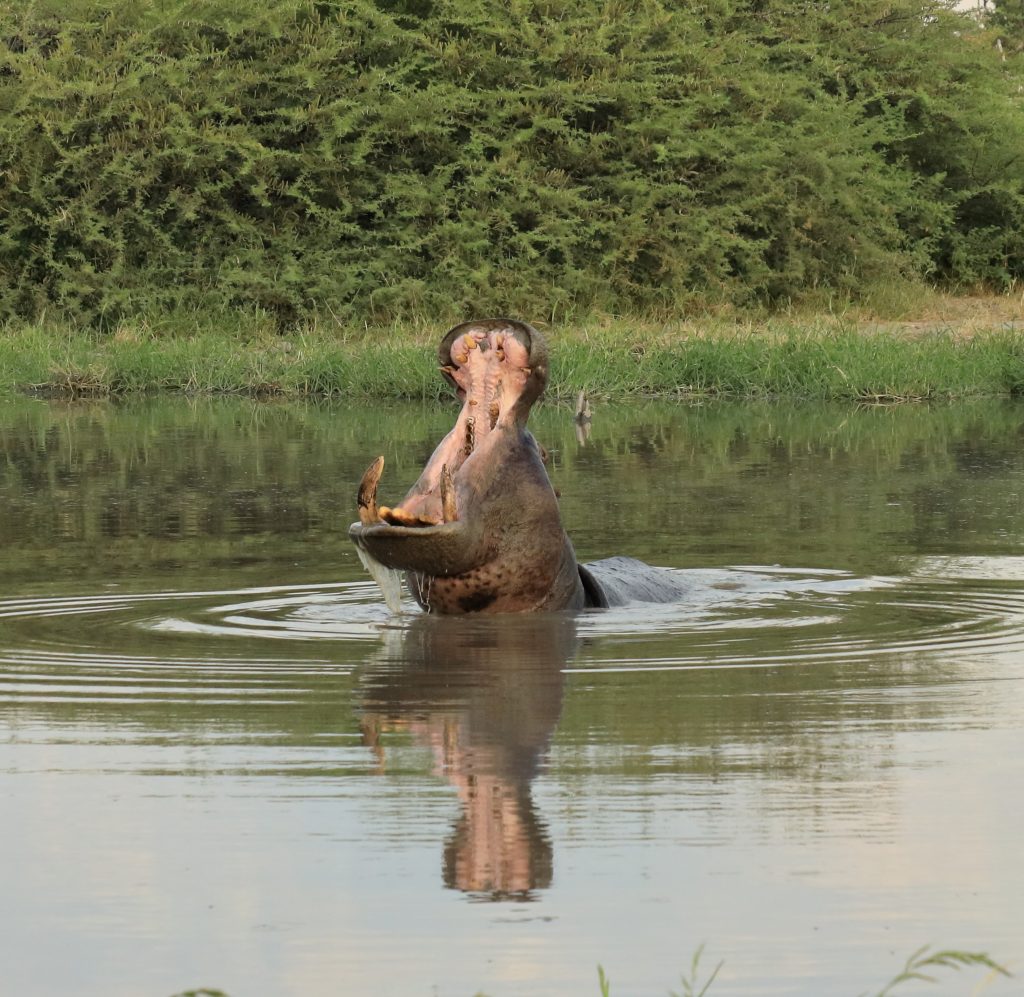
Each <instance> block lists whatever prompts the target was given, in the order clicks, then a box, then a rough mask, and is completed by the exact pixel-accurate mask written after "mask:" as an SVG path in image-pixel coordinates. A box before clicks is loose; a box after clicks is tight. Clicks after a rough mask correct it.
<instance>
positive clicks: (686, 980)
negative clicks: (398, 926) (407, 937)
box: [174, 944, 1013, 997]
mask: <svg viewBox="0 0 1024 997" xmlns="http://www.w3.org/2000/svg"><path fill="white" fill-rule="evenodd" d="M929 948H930V946H928V945H924V946H922V947H921V948H919V949H918V950H917V951H916V952H914V953H912V954H911V955H910V956H909V957H908V959H907V962H906V965H904V967H903V969H902V970H900V972H899V973H897V974H896V976H894V977H893V978H892V979H891V980H890V981H889V982H888V983H887V984H886V985H885V986H884V987H883V988H882V989H881V990H879V991H878V993H877V994H875V995H874V997H889V995H890V994H892V993H893V991H894V990H895V988H896V987H898V986H900V985H901V984H903V983H909V982H910V981H911V980H919V981H921V982H924V983H935V982H936V980H935V977H934V976H931V975H929V973H930V972H931V971H933V970H936V969H956V970H960V969H963V968H965V967H972V966H983V967H985V968H986V969H989V970H991V971H992V972H991V974H990V977H991V976H1007V977H1009V976H1012V975H1013V974H1012V973H1010V971H1009V970H1008V969H1006V968H1005V967H1004V966H1001V965H999V963H997V962H996V961H995V960H994V959H993V958H992V957H991V956H990V955H988V954H987V953H985V952H961V951H958V950H955V949H941V950H940V951H938V952H929ZM703 954H704V946H703V944H702V945H699V946H698V947H697V950H696V951H695V952H694V954H693V959H692V961H691V962H690V972H689V975H688V976H684V977H682V978H681V981H680V982H681V984H682V991H681V992H680V993H677V992H676V991H674V990H670V991H669V997H705V995H706V994H707V992H708V990H709V989H710V987H711V984H712V983H714V981H715V977H717V976H718V971H719V970H720V969H721V968H722V966H723V964H724V960H722V961H720V962H719V963H718V965H717V966H715V968H714V969H713V970H712V971H711V975H710V976H709V977H708V978H707V979H706V980H705V981H704V983H703V985H702V984H701V983H700V982H699V979H698V971H699V965H700V960H701V956H702V955H703ZM597 980H598V985H599V986H600V988H601V997H611V992H612V984H611V979H610V978H609V976H608V974H607V973H606V972H605V971H604V966H601V965H600V964H599V965H598V967H597ZM174 997H227V994H225V993H224V992H223V991H221V990H207V989H200V990H186V991H183V992H182V993H179V994H175V995H174ZM475 997H486V995H485V994H484V993H483V992H482V991H481V992H479V993H477V994H476V995H475ZM862 997H867V995H866V994H865V995H862Z"/></svg>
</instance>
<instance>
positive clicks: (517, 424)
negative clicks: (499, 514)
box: [356, 318, 547, 532]
mask: <svg viewBox="0 0 1024 997" xmlns="http://www.w3.org/2000/svg"><path fill="white" fill-rule="evenodd" d="M438 359H439V362H440V366H441V373H442V375H443V376H444V377H445V379H446V380H447V381H449V382H450V383H451V384H452V386H453V387H454V388H455V391H456V393H457V394H458V396H459V398H460V399H461V400H462V403H463V404H462V410H461V411H460V413H459V417H458V419H457V420H456V422H455V426H454V428H453V429H452V430H451V432H450V433H449V434H448V435H447V436H446V437H445V438H444V440H442V441H441V443H440V444H439V445H438V447H437V449H436V450H435V451H434V454H433V456H432V457H431V458H430V460H429V461H428V462H427V466H426V467H425V468H424V470H423V473H422V474H421V475H420V479H419V481H417V482H416V484H415V485H414V486H413V488H412V489H411V490H410V492H409V494H408V495H407V496H406V497H405V499H404V500H403V501H402V503H401V504H400V505H397V506H387V505H378V504H377V487H378V484H379V482H380V478H381V474H382V472H383V470H384V458H383V457H378V458H377V459H376V460H375V461H374V462H373V463H372V464H371V465H370V466H369V467H368V468H367V470H366V473H365V474H364V475H363V478H362V480H361V481H360V483H359V490H358V492H357V499H356V500H357V504H358V507H359V522H360V524H361V525H362V527H363V528H364V529H366V528H377V529H375V530H374V532H382V531H381V530H380V529H379V528H380V527H385V528H386V527H394V528H399V530H402V531H404V530H408V529H414V530H423V529H429V528H431V527H438V526H443V525H444V524H447V523H453V522H456V521H457V520H458V519H459V518H460V513H461V511H462V508H461V507H462V505H463V504H464V500H465V494H466V491H467V489H466V488H463V487H462V485H463V484H464V482H465V481H466V480H467V478H468V476H471V475H472V474H475V473H477V470H478V471H479V473H480V474H481V475H483V474H485V473H486V470H487V468H486V460H487V455H488V453H489V452H490V451H491V450H492V448H493V446H492V445H493V441H494V439H495V438H496V436H497V435H500V434H501V432H502V431H503V430H510V429H511V430H516V431H518V430H519V429H520V428H521V427H522V426H523V425H524V424H525V422H526V418H527V416H528V415H529V411H530V407H531V406H532V405H533V403H534V401H536V399H537V398H538V397H539V396H540V394H541V392H542V391H543V390H544V386H545V384H546V383H547V349H546V347H545V345H544V341H543V339H542V338H541V337H540V336H539V335H538V334H537V333H536V331H535V330H533V329H532V328H531V327H530V326H529V325H527V324H526V323H525V322H517V321H514V320H512V319H504V318H498V319H484V320H482V321H477V322H464V323H462V324H461V325H457V326H456V327H455V328H454V329H452V330H451V331H450V332H449V333H448V334H447V335H446V336H445V338H444V339H443V340H442V341H441V345H440V347H439V348H438Z"/></svg>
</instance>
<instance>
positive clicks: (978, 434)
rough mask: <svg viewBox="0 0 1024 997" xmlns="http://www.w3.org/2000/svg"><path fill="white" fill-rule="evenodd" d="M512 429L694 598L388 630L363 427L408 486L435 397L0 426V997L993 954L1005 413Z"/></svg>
mask: <svg viewBox="0 0 1024 997" xmlns="http://www.w3.org/2000/svg"><path fill="white" fill-rule="evenodd" d="M538 415H539V416H540V418H539V419H538V420H537V426H536V430H537V432H538V435H539V436H540V438H541V440H542V441H543V442H544V444H545V445H546V446H547V448H548V450H549V451H550V453H551V455H552V462H551V474H552V477H553V478H554V480H555V484H556V486H557V487H558V488H559V489H560V490H561V492H562V495H563V499H562V503H563V513H564V515H565V519H566V522H567V526H568V529H569V531H570V532H571V534H572V535H573V537H574V539H575V540H576V541H577V546H578V548H579V549H580V551H581V553H582V555H583V556H584V557H602V556H609V555H613V554H619V553H628V554H633V555H637V556H640V557H644V558H645V559H647V560H649V561H652V562H655V563H659V564H662V565H665V566H668V567H671V568H674V569H675V570H677V571H678V572H679V575H680V578H681V580H683V581H685V584H686V585H687V588H688V592H689V595H688V598H687V599H686V600H685V601H684V602H683V603H681V604H679V605H675V606H656V607H650V606H649V607H644V608H643V609H639V608H637V607H627V608H624V609H617V610H614V611H608V612H604V613H600V612H597V613H585V614H581V615H579V616H576V617H563V616H558V615H555V616H550V617H543V618H533V619H528V620H527V619H524V620H519V619H515V620H466V621H457V622H454V621H451V620H432V619H428V618H424V617H423V616H422V615H420V614H417V613H415V612H411V611H410V612H409V613H407V614H405V615H402V616H399V617H391V616H390V615H389V614H388V612H387V610H386V609H385V607H384V606H383V605H382V603H381V601H380V598H379V595H378V593H377V592H376V590H375V588H374V586H373V585H372V583H370V582H369V581H368V580H367V579H366V577H365V576H364V574H363V572H362V570H361V568H360V566H359V565H358V563H357V562H356V559H355V557H354V554H353V552H352V549H351V546H350V544H348V542H347V540H346V538H345V530H346V528H347V525H348V522H349V521H350V519H351V518H352V507H351V489H352V484H353V482H355V481H356V480H357V479H358V476H359V474H360V473H361V472H362V470H363V468H364V467H365V463H366V445H367V444H366V441H367V440H368V439H372V440H380V439H385V440H388V441H389V443H388V446H389V451H388V454H387V457H388V461H389V467H390V468H391V469H392V473H393V474H394V480H395V486H396V490H398V491H400V490H401V488H402V484H403V483H410V482H411V480H412V479H414V478H415V476H416V474H417V473H418V471H419V468H420V467H421V466H422V463H423V461H424V458H425V456H426V454H427V453H428V452H429V448H430V446H431V445H432V442H433V441H434V440H435V439H436V438H437V436H438V434H439V433H440V432H441V431H443V430H444V429H445V428H447V425H448V423H449V422H450V413H449V412H447V411H445V410H442V409H436V410H435V409H430V408H426V409H421V408H418V407H403V408H400V409H394V410H375V411H354V410H350V409H344V408H336V407H318V406H280V407H278V406H260V405H252V404H250V403H239V402H187V401H186V402H180V403H175V404H171V403H169V402H167V401H165V400H157V401H154V402H150V403H145V404H138V405H130V406H125V407H116V406H102V405H86V406H60V405H52V404H44V403H40V402H34V401H28V400H16V401H13V402H11V403H10V404H8V405H6V406H4V407H3V408H2V409H0V446H2V449H3V459H2V460H0V504H2V508H3V510H4V515H3V516H0V542H2V544H3V551H4V556H3V558H2V559H0V728H2V734H0V800H2V801H3V803H2V806H3V816H4V848H5V862H4V863H3V864H0V895H2V896H4V897H5V898H6V900H5V902H3V903H0V954H2V956H3V959H4V967H5V986H7V987H9V988H10V989H11V990H12V992H18V993H20V994H25V995H29V997H31V995H35V994H39V995H44V994H46V995H49V994H52V993H82V994H103V995H104V997H106V995H108V994H121V993H123V994H129V993H130V994H137V993H164V994H170V993H172V992H175V991H180V990H182V989H185V988H188V987H196V986H200V985H203V986H217V987H219V988H222V989H225V990H227V991H228V992H229V993H232V994H243V993H257V994H258V993H274V994H289V993H295V994H299V993H301V994H319V993H325V994H326V993H335V992H338V991H339V990H342V989H347V990H348V991H350V992H358V993H374V994H381V995H389V994H395V995H399V994H401V995H406V994H410V993H430V992H435V991H436V992H437V993H441V994H448V993H473V992H476V991H477V990H484V991H486V992H487V993H489V994H491V995H492V997H499V995H503V994H508V995H530V994H534V995H539V994H566V993H570V994H571V993H593V992H596V990H597V987H596V982H595V970H594V967H595V966H596V964H597V963H599V962H600V963H602V964H603V965H605V966H606V967H607V968H608V970H609V972H610V973H611V975H612V980H613V992H616V993H618V992H622V993H630V994H658V995H662V994H664V993H665V992H666V990H668V989H669V988H671V987H672V986H673V985H677V984H674V981H675V980H676V979H677V977H676V974H677V973H678V972H679V971H680V970H681V969H683V968H684V967H685V966H686V965H688V964H689V961H690V958H691V956H692V953H693V950H694V949H695V948H696V947H697V945H699V944H700V943H701V942H705V941H706V942H707V944H708V952H709V955H710V956H711V957H713V958H714V959H715V960H717V959H719V958H721V959H724V960H725V967H724V969H723V971H722V973H721V974H720V976H719V978H718V979H717V980H716V982H715V985H714V988H713V992H714V993H716V994H722V995H724V997H728V995H730V994H733V995H739V994H751V993H757V994H759V995H761V994H772V993H779V994H796V995H803V994H806V995H811V994H814V995H817V994H822V993H837V994H840V993H842V994H848V993H857V992H864V991H871V992H873V991H874V990H877V989H878V987H879V986H880V985H881V983H882V982H884V980H885V979H887V978H888V977H889V976H890V975H892V973H893V972H895V970H896V969H897V968H898V967H899V965H901V964H902V961H903V959H904V958H905V956H906V955H907V954H909V952H911V951H913V950H914V949H915V948H917V947H918V946H919V945H921V944H924V943H932V944H936V945H955V946H960V947H964V948H977V949H988V950H990V951H992V952H993V954H994V955H996V956H997V957H999V958H1001V959H1003V960H1005V961H1007V962H1009V963H1011V964H1015V965H1016V967H1017V968H1019V967H1020V966H1021V964H1022V960H1024V947H1022V946H1024V942H1022V939H1021V936H1020V931H1019V925H1020V924H1021V923H1024V907H1022V900H1021V898H1022V897H1024V864H1022V863H1021V862H1020V859H1019V854H1018V852H1019V844H1018V841H1017V839H1018V837H1019V835H1018V833H1017V829H1018V828H1019V827H1020V826H1021V823H1022V822H1024V798H1022V796H1021V794H1020V792H1019V787H1020V785H1021V784H1024V756H1022V755H1021V753H1020V751H1019V745H1020V741H1021V737H1022V734H1024V705H1022V704H1024V697H1022V696H1021V695H1020V692H1021V690H1022V688H1024V569H1022V567H1021V565H1022V564H1024V497H1022V496H1024V451H1022V449H1021V448H1020V446H1019V441H1020V439H1021V436H1022V426H1024V412H1022V410H1021V409H1020V408H1019V407H1017V406H1014V405H1006V404H1002V403H999V404H989V405H971V406H961V407H956V408H952V407H951V408H944V409H925V408H915V409H901V410H897V411H862V410H853V409H841V408H837V407H827V406H825V407H812V408H804V409H799V408H796V409H794V408H787V407H783V406H769V405H752V406H711V407H707V408H696V409H684V408H679V407H675V406H656V405H652V406H637V407H634V408H631V409H629V410H624V411H623V412H621V413H618V414H617V413H615V412H612V411H610V410H608V409H603V410H602V409H599V410H598V411H597V412H596V413H595V417H594V421H593V424H592V426H591V432H590V434H589V436H588V437H584V438H582V439H579V438H577V435H576V431H575V427H574V425H573V423H572V419H571V413H569V412H560V411H559V410H557V409H551V408H549V409H546V410H544V411H542V412H540V413H538ZM407 608H408V609H409V610H411V609H412V607H411V605H407ZM467 900H468V901H470V902H467ZM474 901H489V902H474ZM54 950H60V951H61V952H63V953H65V954H66V956H67V958H65V959H61V960H54V959H50V958H48V953H49V952H51V951H54ZM957 982H958V983H963V984H964V987H963V989H961V990H958V989H956V985H955V984H954V988H953V990H951V991H950V992H964V991H965V990H966V989H967V988H968V987H969V982H970V981H964V980H963V979H961V980H960V981H957ZM990 992H991V993H993V994H995V995H999V994H1011V993H1014V992H1015V990H1014V983H1013V982H1012V981H1011V982H1010V983H1008V984H1002V983H997V984H996V985H993V986H992V987H991V988H990Z"/></svg>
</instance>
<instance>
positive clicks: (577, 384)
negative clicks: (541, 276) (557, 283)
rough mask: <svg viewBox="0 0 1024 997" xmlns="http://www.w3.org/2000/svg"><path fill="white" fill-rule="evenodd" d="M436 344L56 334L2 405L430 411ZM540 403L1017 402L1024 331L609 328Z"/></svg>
mask: <svg viewBox="0 0 1024 997" xmlns="http://www.w3.org/2000/svg"><path fill="white" fill-rule="evenodd" d="M443 331H444V330H443V329H440V328H438V329H428V328H427V327H426V326H425V325H423V326H417V327H411V328H408V327H407V328H401V329H395V328H382V329H360V330H356V331H355V332H351V331H349V332H345V333H342V332H340V331H338V330H334V329H325V328H322V327H315V326H314V327H310V328H307V329H304V330H299V331H295V332H292V333H289V334H286V335H281V334H278V333H276V332H275V331H274V330H273V328H272V327H271V326H270V325H269V323H267V322H266V321H265V320H264V321H261V319H260V317H259V316H256V317H254V318H253V319H252V320H251V321H250V322H244V321H241V320H236V321H235V322H234V323H233V324H232V323H227V324H224V325H221V326H216V327H214V326H213V325H211V324H207V325H201V324H197V325H194V326H179V327H177V328H174V327H172V328H166V327H164V328H160V327H156V328H154V327H149V326H146V325H141V326H140V327H138V328H130V327H123V328H121V329H118V330H117V331H116V332H114V333H112V334H98V333H95V332H87V331H76V330H74V329H70V328H68V327H62V326H57V325H31V326H22V327H13V326H12V327H8V328H7V329H5V330H3V331H2V332H0V391H6V392H16V391H35V392H42V393H47V394H60V395H67V396H122V395H131V394H135V393H140V392H150V391H177V392H192V393H238V394H247V395H253V396H285V397H301V396H334V397H345V398H367V399H370V398H379V399H389V398H426V399H429V398H434V397H438V396H439V395H442V394H444V393H445V392H446V389H445V387H444V385H443V383H442V381H441V379H440V378H439V377H438V376H437V371H436V364H435V354H434V345H433V344H434V342H435V341H436V339H437V338H438V337H439V336H440V335H441V333H443ZM545 332H546V335H547V337H548V340H549V343H550V348H551V383H550V387H549V395H550V396H553V397H555V398H563V399H568V398H574V397H575V396H576V394H577V393H578V392H579V391H581V390H583V391H586V392H587V393H588V394H590V395H591V396H594V397H609V398H628V397H636V396H649V397H666V396H668V397H680V398H690V397H703V396H718V395H721V396H731V397H790V398H804V399H850V400H857V401H866V402H888V401H900V400H921V399H942V398H964V397H969V396H980V395H1017V394H1020V393H1022V392H1024V330H1021V329H1019V328H1017V327H1015V326H1014V325H1005V324H1004V326H1003V327H1002V328H999V327H998V326H996V327H995V328H989V329H985V328H978V329H972V330H971V331H970V333H969V334H968V333H965V332H963V331H956V330H954V329H952V328H943V327H941V326H936V327H932V328H930V329H927V330H925V331H922V330H920V329H908V328H907V327H895V328H890V329H888V330H879V329H874V330H871V329H865V328H863V327H860V328H858V327H855V326H854V325H853V324H852V323H844V322H843V321H842V320H838V319H834V318H831V319H824V318H819V319H811V320H808V321H803V322H801V321H795V320H791V319H785V320H780V319H768V320H765V321H764V322H760V323H754V322H751V321H746V322H736V321H728V320H721V319H709V320H708V321H707V322H705V323H700V324H699V323H694V322H688V323H680V322H675V323H658V322H653V321H650V320H647V321H642V320H636V321H631V320H627V319H617V320H611V321H605V322H603V323H595V324H592V325H581V326H576V327H567V328H549V329H545Z"/></svg>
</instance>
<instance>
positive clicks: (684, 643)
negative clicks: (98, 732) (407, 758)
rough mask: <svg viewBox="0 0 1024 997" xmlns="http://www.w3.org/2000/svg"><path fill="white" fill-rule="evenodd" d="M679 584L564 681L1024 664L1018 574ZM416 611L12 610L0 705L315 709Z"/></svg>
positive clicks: (745, 578)
mask: <svg viewBox="0 0 1024 997" xmlns="http://www.w3.org/2000/svg"><path fill="white" fill-rule="evenodd" d="M679 577H680V580H682V581H684V582H685V583H686V585H687V586H688V589H689V598H688V599H687V600H686V601H685V602H684V603H681V604H678V605H668V606H662V605H657V606H650V605H644V606H639V605H634V606H627V607H622V608H617V609H613V610H608V611H602V612H587V613H583V614H580V616H579V617H578V619H577V632H578V634H579V635H580V636H581V637H582V638H584V643H583V649H582V650H581V651H580V652H579V653H578V654H577V655H576V657H575V658H574V659H572V660H570V661H568V662H567V667H566V671H569V672H574V671H575V672H582V671H586V672H594V671H641V670H642V671H652V670H693V669H710V668H718V669H728V668H779V667H785V666H793V665H813V664H815V663H823V664H824V663H834V662H843V661H855V660H856V661H863V660H865V659H871V658H873V657H879V656H882V655H889V656H891V655H913V654H919V653H924V652H927V653H929V654H930V655H932V656H936V655H937V656H939V657H942V656H956V657H958V658H963V657H964V656H966V655H981V654H991V653H1020V652H1021V651H1024V566H1022V564H1021V559H1013V558H1009V559H1007V558H1001V559H991V560H988V561H986V559H982V558H974V559H971V561H970V562H969V563H965V562H964V561H958V560H953V559H938V558H929V559H926V560H922V561H919V562H917V563H915V564H913V565H909V566H908V572H907V574H906V575H905V576H902V577H881V576H869V577H859V576H856V575H853V574H850V573H845V572H840V571H797V570H792V569H780V568H762V567H734V568H725V569H718V570H702V571H681V572H679ZM404 608H405V610H406V612H405V613H404V614H403V615H402V616H399V617H392V616H390V615H389V613H388V611H387V609H386V608H385V607H384V605H383V603H382V602H381V601H380V597H379V593H378V592H377V590H376V588H375V586H374V585H373V584H372V583H370V582H362V581H361V582H346V583H337V584H321V585H292V586H266V587H258V588H242V589H233V590H232V589H217V590H211V591H183V592H174V591H164V592H150V593H139V594H127V593H120V592H119V593H110V594H101V595H100V594H92V593H86V594H82V595H80V596H59V597H37V598H25V597H23V598H12V599H5V600H0V621H2V625H3V628H4V630H3V632H4V637H3V640H2V643H0V702H10V701H16V702H18V703H31V702H51V701H57V700H66V699H69V698H71V699H76V698H77V699H79V700H82V699H86V700H94V701H97V702H99V701H102V702H104V703H111V702H119V701H127V700H131V701H134V702H138V701H139V700H140V699H147V700H160V701H162V702H166V701H179V700H181V701H185V700H188V701H195V700H197V699H200V700H204V701H209V702H214V701H217V702H220V701H225V702H227V701H232V700H236V699H240V698H241V697H243V696H244V697H245V699H246V702H247V703H248V704H252V703H254V702H261V701H263V700H264V699H265V700H266V701H267V702H287V701H291V700H293V699H295V698H303V697H309V696H311V695H314V694H315V693H314V691H312V690H315V680H316V679H317V678H318V677H322V676H324V675H338V674H339V673H345V674H347V673H349V672H351V671H352V669H353V668H354V667H356V666H357V665H358V664H359V663H360V662H361V661H364V660H366V659H367V658H368V657H369V656H371V655H373V654H374V653H376V652H377V650H378V649H379V648H380V647H381V646H382V643H383V644H385V645H387V644H389V642H391V643H392V644H393V642H394V640H395V638H400V637H401V636H402V634H403V632H404V631H405V630H406V629H408V627H409V626H410V624H411V621H412V620H414V619H416V618H417V617H418V616H419V614H418V612H417V611H416V610H415V609H414V607H413V606H412V604H411V603H410V602H407V603H406V604H405V606H404ZM450 623H451V625H452V626H453V627H458V626H466V625H468V624H467V623H466V622H465V621H458V620H452V621H450ZM473 625H485V623H484V621H480V620H477V621H475V622H474V624H473ZM382 636H383V637H386V638H387V640H385V641H383V642H382ZM399 653H401V651H400V649H399Z"/></svg>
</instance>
